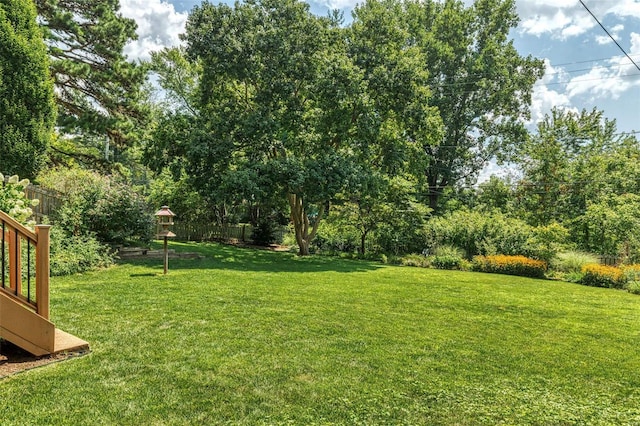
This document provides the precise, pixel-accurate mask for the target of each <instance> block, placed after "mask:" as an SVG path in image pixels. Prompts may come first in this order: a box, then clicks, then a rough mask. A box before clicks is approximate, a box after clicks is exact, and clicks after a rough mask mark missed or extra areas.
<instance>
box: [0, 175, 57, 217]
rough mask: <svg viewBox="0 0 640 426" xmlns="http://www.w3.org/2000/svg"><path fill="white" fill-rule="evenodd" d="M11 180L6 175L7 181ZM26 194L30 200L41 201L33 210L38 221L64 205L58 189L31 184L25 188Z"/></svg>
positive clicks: (5, 179) (5, 180)
mask: <svg viewBox="0 0 640 426" xmlns="http://www.w3.org/2000/svg"><path fill="white" fill-rule="evenodd" d="M8 181H9V177H8V176H5V178H4V182H2V184H3V185H4V184H5V182H8ZM24 192H25V194H26V196H27V198H28V199H30V200H38V201H39V203H38V205H37V206H32V207H31V210H33V220H35V221H36V223H42V221H43V220H44V218H45V216H51V214H52V213H53V212H54V211H55V209H57V208H58V207H60V205H62V195H61V194H60V193H58V192H56V191H52V190H48V189H44V188H42V187H41V186H38V185H33V184H29V185H27V188H26V189H25V191H24Z"/></svg>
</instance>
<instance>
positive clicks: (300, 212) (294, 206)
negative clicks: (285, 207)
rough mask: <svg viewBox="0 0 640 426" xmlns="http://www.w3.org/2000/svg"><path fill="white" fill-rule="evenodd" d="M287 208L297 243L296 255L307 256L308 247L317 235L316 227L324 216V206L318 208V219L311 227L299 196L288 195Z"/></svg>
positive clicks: (304, 206)
mask: <svg viewBox="0 0 640 426" xmlns="http://www.w3.org/2000/svg"><path fill="white" fill-rule="evenodd" d="M287 199H288V200H289V207H290V209H291V222H293V229H294V231H295V235H296V242H297V243H298V248H299V251H298V255H299V256H307V255H308V254H309V245H310V243H311V241H312V240H313V239H314V238H315V236H316V234H317V233H318V225H319V224H320V221H321V220H322V216H323V215H324V211H325V205H324V203H322V204H321V205H320V207H319V208H318V218H317V219H316V221H315V223H314V224H313V226H311V224H310V222H309V216H308V215H307V211H306V210H307V209H306V205H305V204H304V200H303V199H302V197H301V196H300V195H297V194H288V195H287Z"/></svg>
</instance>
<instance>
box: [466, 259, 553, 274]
mask: <svg viewBox="0 0 640 426" xmlns="http://www.w3.org/2000/svg"><path fill="white" fill-rule="evenodd" d="M473 269H474V270H476V271H479V272H490V273H495V274H507V275H518V276H522V277H532V278H544V276H545V273H546V271H547V263H546V262H544V261H542V260H537V259H530V258H528V257H525V256H506V255H496V256H476V257H474V258H473Z"/></svg>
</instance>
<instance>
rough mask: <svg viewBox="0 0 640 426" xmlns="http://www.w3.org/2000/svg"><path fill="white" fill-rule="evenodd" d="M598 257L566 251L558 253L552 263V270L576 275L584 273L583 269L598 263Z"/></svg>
mask: <svg viewBox="0 0 640 426" xmlns="http://www.w3.org/2000/svg"><path fill="white" fill-rule="evenodd" d="M598 262H599V260H598V256H596V255H594V254H590V253H584V252H580V251H565V252H561V253H558V254H557V255H556V256H555V257H554V258H553V260H552V261H551V269H553V270H555V271H559V272H567V273H571V272H573V273H575V272H580V273H581V271H582V267H583V266H584V265H587V264H589V263H598Z"/></svg>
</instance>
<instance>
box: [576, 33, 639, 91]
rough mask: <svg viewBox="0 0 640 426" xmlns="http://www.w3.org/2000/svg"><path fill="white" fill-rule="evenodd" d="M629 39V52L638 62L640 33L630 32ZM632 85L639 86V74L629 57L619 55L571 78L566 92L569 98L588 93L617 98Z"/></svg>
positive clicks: (632, 86)
mask: <svg viewBox="0 0 640 426" xmlns="http://www.w3.org/2000/svg"><path fill="white" fill-rule="evenodd" d="M630 39H631V40H630V45H631V49H630V54H631V55H635V57H636V58H635V61H636V63H638V59H640V57H639V56H638V53H640V34H638V33H631V35H630ZM632 57H633V56H632ZM634 87H640V74H638V70H637V68H636V67H635V65H634V64H633V63H632V62H631V61H630V60H629V58H627V57H626V56H625V55H619V56H616V57H613V58H611V59H609V60H607V61H606V62H605V65H603V66H597V67H593V68H592V69H591V70H590V71H589V72H588V73H586V74H582V75H580V76H576V77H574V78H572V79H571V81H570V82H569V84H567V87H566V93H567V95H568V96H569V97H570V98H573V97H575V96H580V95H589V96H592V97H594V98H596V97H601V98H611V99H618V98H619V97H620V96H622V95H623V94H624V93H626V92H628V91H629V90H630V89H632V88H634Z"/></svg>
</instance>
